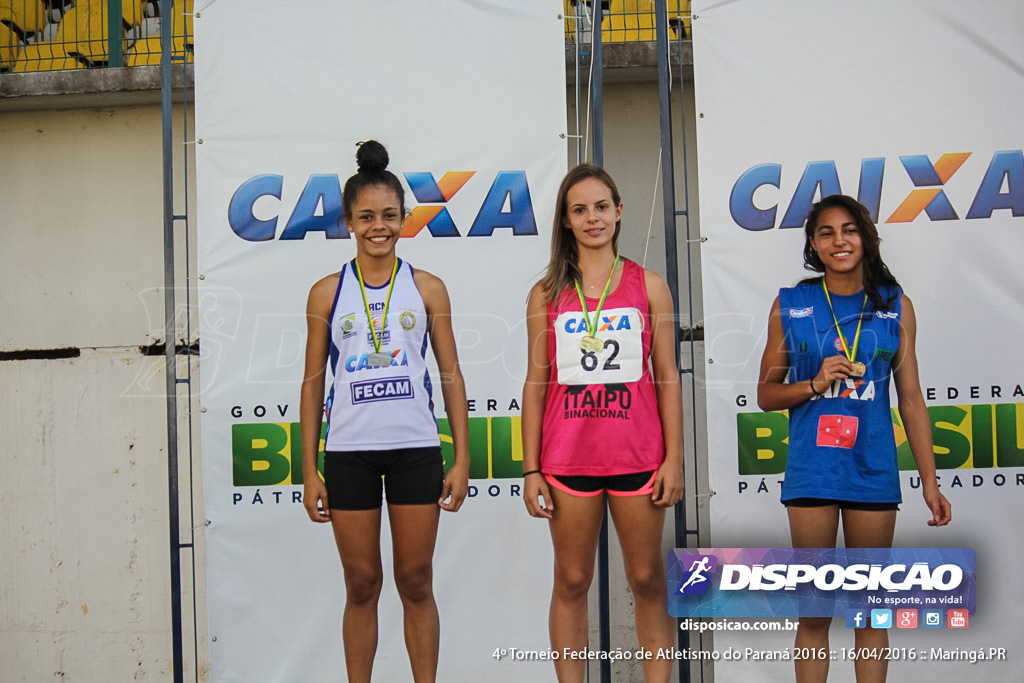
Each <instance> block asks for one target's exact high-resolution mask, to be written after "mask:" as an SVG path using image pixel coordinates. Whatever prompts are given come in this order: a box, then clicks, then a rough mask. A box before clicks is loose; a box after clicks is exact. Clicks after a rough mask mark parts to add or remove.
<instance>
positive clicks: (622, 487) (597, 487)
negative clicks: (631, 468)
mask: <svg viewBox="0 0 1024 683" xmlns="http://www.w3.org/2000/svg"><path fill="white" fill-rule="evenodd" d="M657 473H658V472H657V470H650V471H647V472H634V473H632V474H612V475H608V476H605V477H589V476H565V475H561V474H545V475H544V479H545V480H546V481H547V482H548V484H549V485H551V486H554V487H555V488H557V489H558V490H559V491H565V492H566V493H568V494H570V495H573V496H578V497H581V498H590V497H592V496H599V495H601V494H602V493H604V492H605V491H607V492H608V495H610V496H646V495H650V494H651V493H652V492H653V491H654V477H655V475H656V474H657Z"/></svg>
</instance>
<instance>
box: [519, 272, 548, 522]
mask: <svg viewBox="0 0 1024 683" xmlns="http://www.w3.org/2000/svg"><path fill="white" fill-rule="evenodd" d="M547 308H548V305H547V300H546V297H545V293H544V290H543V289H542V288H541V286H540V285H539V284H537V285H534V286H533V289H531V290H530V299H529V302H528V303H527V304H526V336H527V361H526V362H527V368H526V382H525V383H524V384H523V413H522V430H523V472H535V471H536V470H539V469H540V443H541V427H542V425H543V423H544V404H545V401H546V400H547V395H548V377H549V376H550V374H551V366H550V363H549V361H548V311H547ZM538 498H542V499H543V500H544V504H543V505H541V504H540V502H539V501H538ZM523 500H524V501H525V502H526V509H527V511H529V513H530V514H531V515H532V516H534V517H547V518H549V519H550V518H551V513H552V511H553V510H554V504H553V503H552V500H551V492H550V491H549V490H548V485H547V482H545V481H544V477H543V475H541V474H536V473H535V474H528V475H526V476H525V477H524V478H523Z"/></svg>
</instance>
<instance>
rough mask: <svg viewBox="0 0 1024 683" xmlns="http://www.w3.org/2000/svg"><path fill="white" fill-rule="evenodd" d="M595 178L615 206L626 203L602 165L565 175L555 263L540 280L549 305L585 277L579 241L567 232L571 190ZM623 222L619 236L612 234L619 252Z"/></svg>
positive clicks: (555, 232) (553, 236)
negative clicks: (573, 283) (581, 265)
mask: <svg viewBox="0 0 1024 683" xmlns="http://www.w3.org/2000/svg"><path fill="white" fill-rule="evenodd" d="M587 178H594V179H596V180H599V181H601V182H602V183H604V184H605V185H606V186H607V187H608V189H609V190H611V192H612V201H613V202H614V203H615V206H618V205H619V204H621V203H622V198H621V197H620V196H619V188H618V187H616V186H615V181H614V180H612V177H611V176H610V175H609V174H608V171H606V170H604V169H603V168H601V167H600V166H594V165H593V164H580V165H579V166H577V167H576V168H574V169H572V170H571V171H569V172H568V173H566V174H565V177H564V178H562V184H561V185H560V186H559V187H558V198H557V199H556V200H555V220H554V226H553V228H552V230H551V261H550V262H548V269H547V272H546V273H545V274H544V277H543V278H541V280H540V286H541V287H542V288H543V289H544V295H545V298H546V299H547V301H548V303H553V302H554V301H555V300H556V299H557V298H558V295H559V294H561V292H562V290H564V289H565V288H566V287H568V286H569V285H570V284H571V283H572V282H573V281H574V280H579V279H581V278H582V274H581V273H580V266H579V251H578V250H577V249H576V238H575V237H574V236H573V233H572V231H571V230H567V229H566V215H567V213H568V210H569V207H568V206H567V205H566V202H567V201H568V194H569V190H571V189H572V188H573V186H574V185H576V183H578V182H580V181H582V180H586V179H587ZM621 226H622V221H621V220H618V221H615V233H614V234H613V235H612V249H614V250H615V253H618V252H619V230H620V229H621Z"/></svg>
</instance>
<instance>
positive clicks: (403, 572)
mask: <svg viewBox="0 0 1024 683" xmlns="http://www.w3.org/2000/svg"><path fill="white" fill-rule="evenodd" d="M433 584H434V575H433V570H432V569H431V566H430V563H427V564H421V565H415V566H412V567H404V568H397V567H396V568H395V587H396V588H397V589H398V595H399V597H401V598H402V601H403V602H423V601H425V600H429V599H430V598H431V596H432V595H433V593H434V588H433Z"/></svg>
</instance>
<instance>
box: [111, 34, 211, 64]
mask: <svg viewBox="0 0 1024 683" xmlns="http://www.w3.org/2000/svg"><path fill="white" fill-rule="evenodd" d="M171 54H172V55H174V56H175V57H179V58H181V57H184V58H185V61H186V62H191V61H194V60H193V53H192V51H191V50H186V49H185V42H184V40H181V42H180V45H179V41H178V40H177V39H175V40H174V41H173V44H172V46H171ZM124 63H125V66H156V65H159V64H160V36H146V37H145V38H142V39H140V40H139V41H138V42H137V43H135V45H134V46H133V47H132V49H131V52H129V53H128V54H127V55H125V57H124Z"/></svg>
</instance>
